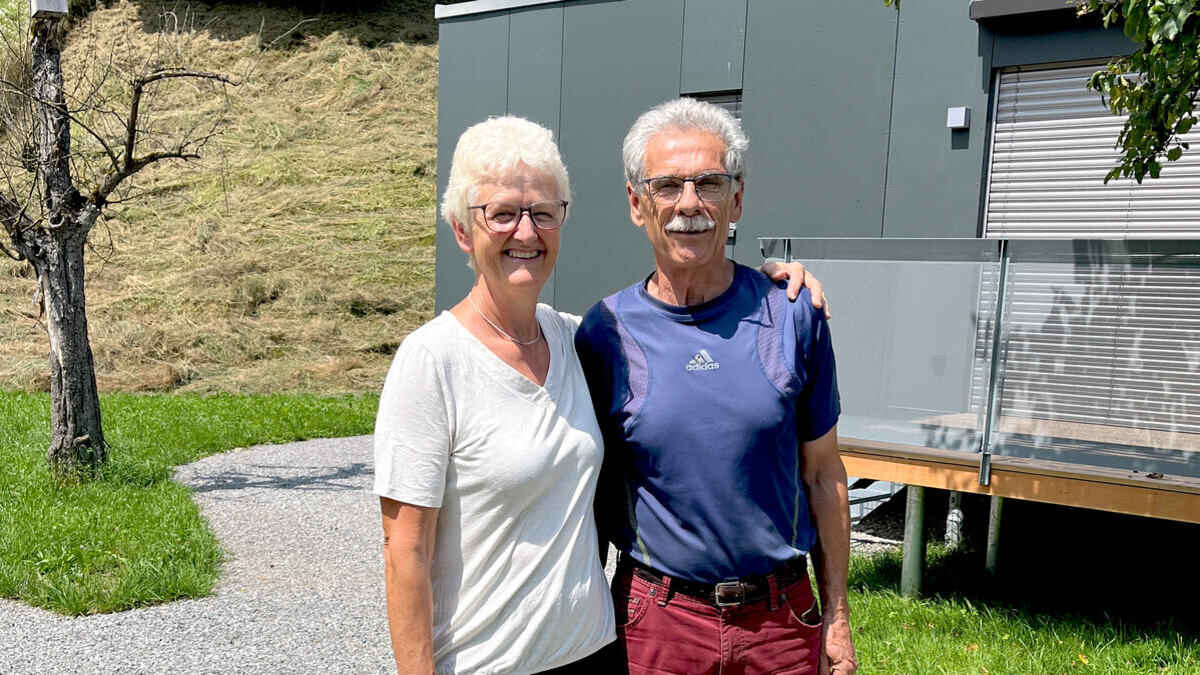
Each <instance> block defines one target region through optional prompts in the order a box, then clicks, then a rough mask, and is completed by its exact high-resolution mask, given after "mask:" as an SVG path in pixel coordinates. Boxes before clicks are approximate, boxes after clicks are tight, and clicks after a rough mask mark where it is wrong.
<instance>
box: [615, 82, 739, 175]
mask: <svg viewBox="0 0 1200 675" xmlns="http://www.w3.org/2000/svg"><path fill="white" fill-rule="evenodd" d="M664 131H706V132H708V133H710V134H713V135H714V136H716V137H717V138H719V139H721V141H723V142H724V143H725V160H724V162H723V164H724V165H725V172H726V173H728V174H729V175H731V176H733V177H734V178H736V179H737V180H739V181H740V180H742V179H744V178H745V177H746V148H747V147H748V146H749V145H750V141H749V139H747V138H746V134H745V133H743V132H742V125H741V123H740V122H738V120H737V119H736V118H735V117H734V116H733V115H731V114H730V113H729V111H728V110H725V109H724V108H722V107H720V106H716V105H713V104H711V103H705V102H704V101H697V100H696V99H694V98H677V99H673V100H671V101H667V102H666V103H660V104H659V105H656V106H654V107H653V108H651V109H650V110H647V111H646V112H644V113H642V115H641V116H640V117H638V118H637V121H636V122H634V123H633V126H632V127H630V128H629V133H628V134H626V135H625V143H624V145H623V146H622V147H621V158H622V160H623V161H624V162H625V180H628V181H629V182H631V183H633V184H634V186H635V187H636V186H637V185H638V183H639V182H640V181H641V180H643V179H644V178H645V177H646V176H645V175H643V174H644V173H645V171H646V146H647V145H648V144H649V143H650V139H651V138H654V136H656V135H658V134H660V133H662V132H664ZM685 177H686V176H685Z"/></svg>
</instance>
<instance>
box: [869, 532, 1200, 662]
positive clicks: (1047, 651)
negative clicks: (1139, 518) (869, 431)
mask: <svg viewBox="0 0 1200 675" xmlns="http://www.w3.org/2000/svg"><path fill="white" fill-rule="evenodd" d="M982 566H983V563H982V560H981V556H979V555H978V552H976V551H969V550H967V551H955V552H947V551H945V550H942V549H938V548H933V549H931V550H930V557H929V563H928V566H927V572H926V575H925V591H926V597H924V598H922V599H920V600H914V599H910V598H906V597H903V596H901V595H900V594H899V592H898V589H899V578H900V554H899V553H898V552H897V553H894V554H889V555H883V556H876V557H874V558H864V557H855V558H854V559H853V560H852V561H851V572H850V587H851V589H852V591H851V598H850V601H851V607H852V611H853V618H852V623H853V625H854V626H855V643H856V647H857V649H858V654H859V660H860V662H861V663H862V672H864V673H895V674H897V675H900V674H903V675H909V674H911V673H1122V674H1124V673H1200V636H1198V634H1197V632H1196V625H1195V623H1196V621H1195V618H1196V614H1195V613H1196V609H1195V607H1194V606H1192V607H1191V608H1190V609H1189V608H1188V607H1187V606H1184V607H1182V608H1179V607H1174V608H1171V607H1170V606H1171V603H1170V602H1166V603H1164V607H1162V608H1158V609H1156V608H1155V607H1152V606H1149V605H1148V604H1145V603H1115V604H1113V603H1106V602H1104V601H1103V599H1102V598H1096V597H1093V598H1092V599H1090V600H1088V599H1081V598H1070V597H1068V596H1069V595H1070V594H1071V593H1074V592H1075V591H1077V590H1079V589H1078V586H1079V584H1076V583H1075V582H1076V581H1077V579H1066V578H1063V579H1060V580H1059V582H1058V584H1057V585H1058V586H1059V590H1060V591H1061V592H1059V593H1055V592H1053V591H1047V590H1046V585H1047V584H1045V583H1043V584H1037V585H1035V586H1031V585H1030V584H1027V583H1023V582H1024V581H1025V580H1024V579H1022V578H1009V579H1007V580H1001V581H999V582H995V583H988V582H987V580H986V579H985V578H984V575H983V570H982ZM1063 573H1064V569H1063V567H1062V566H1061V565H1058V564H1056V562H1055V561H1052V560H1049V561H1047V564H1046V565H1045V574H1046V575H1048V576H1051V577H1053V576H1055V575H1059V574H1063ZM1067 573H1068V574H1070V572H1069V571H1067ZM1083 576H1085V577H1090V576H1092V575H1090V574H1086V573H1085V574H1084V575H1083ZM1189 577H1190V575H1189V576H1187V577H1182V578H1179V579H1178V580H1177V581H1178V582H1179V583H1184V584H1192V583H1195V581H1194V578H1189ZM1110 579H1111V577H1110ZM1137 580H1138V578H1137V577H1130V578H1128V579H1123V580H1121V583H1119V584H1115V585H1113V586H1109V587H1105V586H1097V587H1096V588H1095V589H1094V591H1095V592H1096V593H1095V594H1094V595H1099V594H1103V593H1106V592H1107V593H1112V592H1116V593H1120V594H1126V593H1127V591H1131V590H1132V589H1134V588H1136V587H1137V585H1138V583H1137ZM1043 581H1046V580H1043ZM1049 583H1050V585H1054V584H1053V582H1049ZM1129 595H1130V596H1131V595H1132V593H1129ZM1097 600H1099V601H1098V602H1097ZM1064 605H1066V606H1068V607H1070V609H1064V608H1063V606H1064ZM1135 605H1140V606H1135ZM1160 611H1161V612H1162V613H1159V612H1160ZM1187 612H1190V614H1184V613H1187ZM1156 617H1157V618H1156ZM1188 619H1190V621H1188ZM1188 623H1191V624H1192V625H1191V626H1190V627H1189V626H1188V625H1187V624H1188Z"/></svg>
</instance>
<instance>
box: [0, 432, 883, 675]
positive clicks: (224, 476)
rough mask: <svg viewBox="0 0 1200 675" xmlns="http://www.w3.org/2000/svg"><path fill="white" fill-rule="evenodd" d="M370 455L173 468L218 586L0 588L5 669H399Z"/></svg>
mask: <svg viewBox="0 0 1200 675" xmlns="http://www.w3.org/2000/svg"><path fill="white" fill-rule="evenodd" d="M371 463H372V457H371V437H370V436H359V437H356V438H338V439H325V440H316V441H305V442H302V443H289V444H286V445H268V446H260V447H256V448H251V449H249V450H235V451H232V452H227V453H224V454H220V455H215V456H213V457H208V458H206V459H202V460H200V461H198V462H195V463H194V464H189V465H187V466H184V467H180V468H179V469H178V470H177V471H176V474H175V475H176V479H177V480H179V481H180V482H182V483H184V484H185V485H188V486H191V487H192V489H193V490H194V495H193V497H194V499H195V500H196V502H197V503H198V504H199V505H200V509H201V511H202V512H203V514H204V516H205V517H206V518H208V521H209V523H210V525H211V527H212V528H213V531H214V532H215V533H216V535H217V538H218V539H219V540H220V541H221V545H222V546H223V547H224V548H225V550H226V552H227V554H228V556H227V560H226V563H225V567H224V569H223V570H222V574H221V579H220V581H219V582H218V584H217V589H216V592H215V593H214V594H213V595H212V596H210V597H207V598H201V599H199V600H182V601H178V602H172V603H169V604H166V605H159V606H156V607H150V608H146V609H138V610H132V611H128V612H120V613H116V614H102V615H97V616H86V617H78V618H66V617H62V616H59V615H57V614H52V613H50V612H46V611H43V610H40V609H34V608H31V607H27V606H25V605H22V604H20V603H16V602H12V601H10V600H0V636H2V637H0V673H6V674H7V673H38V674H42V673H48V674H54V673H63V674H66V673H70V674H76V673H118V672H119V673H162V672H168V671H169V672H173V673H311V672H320V673H378V672H394V666H393V665H392V656H391V648H390V643H389V641H388V635H387V625H386V613H385V612H386V609H385V603H384V597H383V561H382V557H381V555H380V549H379V547H380V530H379V506H378V504H379V502H378V499H377V498H376V497H375V496H374V495H372V494H371V493H370V484H371V474H372V468H371ZM854 539H855V542H854V548H855V549H856V550H859V551H860V552H874V551H878V550H886V549H887V548H890V547H893V546H895V544H896V542H892V541H889V540H887V539H880V538H878V537H871V536H869V535H857V534H856V535H855V537H854ZM615 559H616V556H615V555H610V556H609V562H610V568H611V566H612V562H613V561H615ZM609 574H610V576H611V574H612V570H611V569H610V570H609Z"/></svg>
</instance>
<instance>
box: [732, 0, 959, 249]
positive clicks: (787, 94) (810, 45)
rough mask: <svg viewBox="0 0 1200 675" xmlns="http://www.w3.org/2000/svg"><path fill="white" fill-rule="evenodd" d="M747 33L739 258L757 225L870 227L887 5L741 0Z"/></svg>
mask: <svg viewBox="0 0 1200 675" xmlns="http://www.w3.org/2000/svg"><path fill="white" fill-rule="evenodd" d="M964 14H965V10H964ZM801 32H802V35H801ZM746 40H747V42H746V66H745V75H744V76H743V82H744V88H743V100H742V123H743V125H744V128H745V130H746V133H747V135H748V136H749V137H750V151H749V159H748V167H749V168H748V172H747V175H748V179H747V181H746V197H745V208H744V212H743V217H742V222H740V223H738V245H737V248H736V257H737V259H738V260H739V261H741V262H746V263H754V264H757V263H758V262H759V261H760V260H761V256H760V255H759V252H758V249H757V245H756V244H755V243H754V240H755V238H757V237H765V236H778V235H790V236H802V237H804V236H831V237H878V236H880V233H881V231H882V222H883V192H884V173H885V164H886V158H887V134H888V117H889V108H890V105H889V104H890V98H891V92H892V58H893V55H894V52H895V40H896V12H895V10H893V9H888V8H885V7H883V6H882V4H881V3H858V2H854V3H845V2H839V3H830V2H822V1H820V0H803V1H797V2H786V3H757V2H755V3H750V7H749V11H748V13H747V19H746ZM849 43H853V45H854V47H853V48H852V49H848V48H847V44H849Z"/></svg>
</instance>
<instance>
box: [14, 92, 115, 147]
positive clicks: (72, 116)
mask: <svg viewBox="0 0 1200 675" xmlns="http://www.w3.org/2000/svg"><path fill="white" fill-rule="evenodd" d="M0 85H4V86H5V87H7V89H8V91H9V92H11V93H14V94H19V95H21V96H24V97H26V98H28V99H29V100H30V101H33V102H34V103H42V104H45V105H51V102H49V101H43V100H41V99H39V98H38V97H36V96H34V95H33V94H32V93H31V92H29V91H26V90H25V89H23V88H21V87H19V86H17V85H15V84H13V83H12V82H9V81H8V80H5V79H3V78H0ZM84 110H86V108H80V109H79V110H78V111H76V112H82V111H84ZM63 112H65V113H66V114H67V118H68V119H70V120H71V121H72V122H73V123H75V124H76V125H78V126H79V128H80V129H83V130H84V131H86V132H88V135H89V136H91V137H92V138H94V139H96V141H98V142H99V143H100V147H102V148H104V152H105V153H106V154H107V155H108V159H109V161H111V162H112V165H113V168H117V167H118V166H119V164H120V162H119V161H118V160H117V154H116V153H115V152H113V149H112V146H110V145H109V144H108V141H106V140H104V137H102V136H101V135H100V134H98V133H96V132H95V131H94V130H93V129H92V128H91V127H90V126H88V125H87V124H86V123H85V122H84V121H83V120H82V119H80V118H79V117H78V116H77V115H75V114H73V113H72V112H71V111H70V110H66V109H63Z"/></svg>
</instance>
